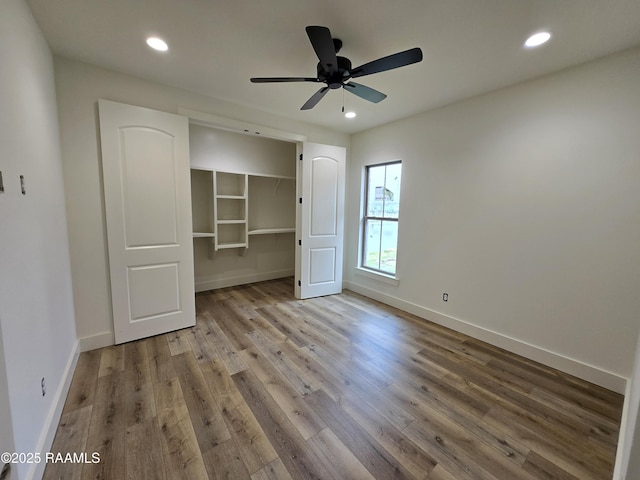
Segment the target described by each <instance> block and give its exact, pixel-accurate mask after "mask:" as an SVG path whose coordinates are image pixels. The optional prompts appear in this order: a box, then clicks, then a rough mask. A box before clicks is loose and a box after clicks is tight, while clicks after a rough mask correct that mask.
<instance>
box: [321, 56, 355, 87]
mask: <svg viewBox="0 0 640 480" xmlns="http://www.w3.org/2000/svg"><path fill="white" fill-rule="evenodd" d="M336 59H337V60H338V69H337V70H336V71H335V72H327V71H325V69H324V67H323V66H322V63H318V66H317V69H318V81H319V82H325V83H326V84H327V85H328V86H329V88H331V89H333V90H335V89H337V88H340V87H342V84H343V83H344V82H346V81H347V80H349V78H351V74H350V71H351V60H349V59H348V58H346V57H336Z"/></svg>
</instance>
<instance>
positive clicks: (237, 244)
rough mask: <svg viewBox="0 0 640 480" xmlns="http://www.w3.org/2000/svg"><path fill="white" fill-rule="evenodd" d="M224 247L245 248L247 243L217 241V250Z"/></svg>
mask: <svg viewBox="0 0 640 480" xmlns="http://www.w3.org/2000/svg"><path fill="white" fill-rule="evenodd" d="M225 248H247V243H219V244H218V250H222V249H225Z"/></svg>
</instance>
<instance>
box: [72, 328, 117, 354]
mask: <svg viewBox="0 0 640 480" xmlns="http://www.w3.org/2000/svg"><path fill="white" fill-rule="evenodd" d="M78 342H80V351H81V352H88V351H89V350H96V349H97V348H102V347H109V346H111V345H115V344H116V341H115V338H114V336H113V332H102V333H98V334H96V335H91V336H89V337H82V338H80V339H78Z"/></svg>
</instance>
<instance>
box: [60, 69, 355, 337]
mask: <svg viewBox="0 0 640 480" xmlns="http://www.w3.org/2000/svg"><path fill="white" fill-rule="evenodd" d="M55 66H56V85H57V95H58V108H59V118H60V130H61V138H62V159H63V171H64V178H65V185H66V186H65V196H66V203H67V217H68V219H69V242H70V247H71V271H72V273H73V293H74V298H75V311H76V319H77V320H76V323H77V330H78V337H79V338H80V339H81V347H82V348H83V349H90V348H96V347H100V346H104V345H109V344H111V343H113V321H112V314H111V301H110V293H109V279H108V268H107V267H108V261H107V249H106V238H105V232H106V230H105V221H104V207H103V195H102V183H101V182H102V180H101V173H100V170H101V166H100V155H99V152H100V147H99V143H98V124H97V107H96V105H97V100H98V99H99V98H104V99H107V100H112V101H116V102H122V103H128V104H131V105H138V106H142V107H147V108H153V109H156V110H161V111H166V112H171V113H178V109H179V108H180V107H183V108H187V109H190V110H195V111H200V112H204V113H209V114H213V115H219V116H223V117H228V118H233V119H236V120H243V121H247V122H251V123H253V124H257V125H266V126H269V127H272V128H276V129H279V130H283V131H289V132H294V133H299V134H302V135H306V136H307V137H308V139H309V141H314V142H319V143H327V144H334V145H343V146H344V145H347V144H348V142H349V137H348V136H346V135H342V134H339V133H335V132H332V131H330V130H326V129H323V128H320V127H315V126H312V125H308V124H302V123H299V122H293V121H290V120H286V119H283V118H279V117H275V116H273V115H269V114H267V113H264V112H260V111H257V110H252V109H249V108H246V107H242V106H237V105H233V104H230V103H228V102H225V101H222V100H216V99H212V98H208V97H204V96H201V95H197V94H192V93H189V92H186V91H184V90H180V89H177V88H172V87H167V86H163V85H159V84H156V83H153V82H148V81H145V80H140V79H137V78H134V77H131V76H127V75H123V74H119V73H116V72H113V71H110V70H105V69H101V68H97V67H94V66H92V65H88V64H84V63H79V62H75V61H72V60H68V59H63V58H56V59H55Z"/></svg>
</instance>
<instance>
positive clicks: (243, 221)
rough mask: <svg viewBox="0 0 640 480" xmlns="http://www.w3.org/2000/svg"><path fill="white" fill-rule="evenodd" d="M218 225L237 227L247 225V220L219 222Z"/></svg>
mask: <svg viewBox="0 0 640 480" xmlns="http://www.w3.org/2000/svg"><path fill="white" fill-rule="evenodd" d="M216 223H217V224H218V225H237V224H243V223H247V221H246V220H242V219H237V220H218V221H216Z"/></svg>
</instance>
